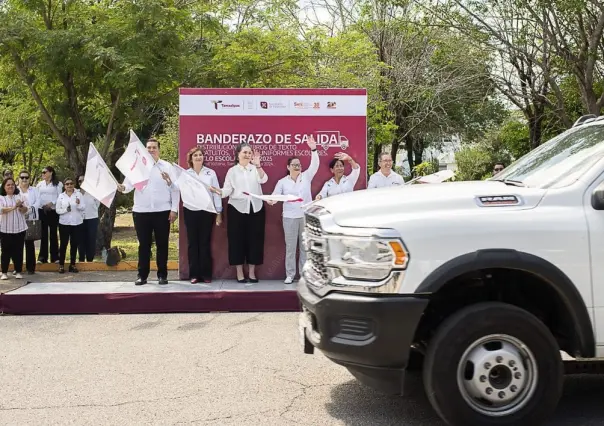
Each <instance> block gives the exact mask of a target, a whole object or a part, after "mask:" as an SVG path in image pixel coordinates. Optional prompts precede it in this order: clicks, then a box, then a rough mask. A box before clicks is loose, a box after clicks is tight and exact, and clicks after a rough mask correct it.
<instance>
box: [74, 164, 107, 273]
mask: <svg viewBox="0 0 604 426" xmlns="http://www.w3.org/2000/svg"><path fill="white" fill-rule="evenodd" d="M83 182H84V176H80V177H79V178H78V187H79V191H80V194H82V199H83V200H84V204H85V205H86V209H85V210H84V223H82V229H81V233H80V246H79V247H78V252H79V255H80V263H84V262H92V261H93V260H94V253H95V252H96V234H97V230H98V228H99V206H100V205H101V202H100V201H99V200H97V199H96V198H94V197H93V196H92V195H90V194H88V193H87V192H86V191H84V190H83V189H82V188H81V185H82V183H83Z"/></svg>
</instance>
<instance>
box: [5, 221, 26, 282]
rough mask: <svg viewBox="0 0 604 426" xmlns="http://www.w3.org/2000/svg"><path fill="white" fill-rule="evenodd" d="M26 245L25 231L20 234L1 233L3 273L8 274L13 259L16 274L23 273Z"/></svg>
mask: <svg viewBox="0 0 604 426" xmlns="http://www.w3.org/2000/svg"><path fill="white" fill-rule="evenodd" d="M24 244H25V231H23V232H19V233H18V234H5V233H0V245H1V249H2V254H0V263H1V264H2V273H3V274H6V273H8V265H9V264H10V261H11V259H12V261H13V265H14V266H15V272H17V273H18V274H20V273H21V272H23V245H24Z"/></svg>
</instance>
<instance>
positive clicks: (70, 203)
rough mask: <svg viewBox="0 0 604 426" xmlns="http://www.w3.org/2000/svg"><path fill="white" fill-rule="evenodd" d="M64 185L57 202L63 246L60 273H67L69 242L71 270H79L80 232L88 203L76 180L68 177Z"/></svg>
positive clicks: (60, 257)
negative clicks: (77, 259)
mask: <svg viewBox="0 0 604 426" xmlns="http://www.w3.org/2000/svg"><path fill="white" fill-rule="evenodd" d="M63 185H64V186H65V192H63V193H62V194H61V195H59V198H58V199H57V203H56V206H57V214H58V215H59V235H60V238H61V247H60V249H59V273H60V274H64V273H65V256H66V254H67V244H70V250H69V251H70V256H69V257H70V259H69V260H70V262H69V272H78V269H77V268H76V258H77V254H78V245H79V240H80V236H79V235H78V234H79V231H80V230H81V225H82V223H83V222H84V210H86V203H85V202H84V200H83V199H82V194H80V193H79V192H77V191H76V190H75V181H74V180H73V179H71V178H67V179H65V181H64V182H63Z"/></svg>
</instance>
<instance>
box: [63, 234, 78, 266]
mask: <svg viewBox="0 0 604 426" xmlns="http://www.w3.org/2000/svg"><path fill="white" fill-rule="evenodd" d="M79 232H80V226H79V225H76V226H72V225H61V224H59V236H60V238H61V247H60V249H59V265H61V266H65V256H66V255H67V244H69V264H70V265H75V264H76V259H77V257H78V245H79V235H78V234H79Z"/></svg>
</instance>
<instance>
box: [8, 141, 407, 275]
mask: <svg viewBox="0 0 604 426" xmlns="http://www.w3.org/2000/svg"><path fill="white" fill-rule="evenodd" d="M146 147H147V150H148V152H149V153H150V154H151V156H152V157H153V159H154V160H155V164H154V165H153V168H152V170H151V173H150V177H149V180H148V182H147V184H146V186H145V187H144V188H142V189H140V188H135V186H134V185H133V184H132V183H131V182H129V181H128V179H125V180H124V182H123V183H122V184H119V185H118V188H117V189H118V191H120V192H122V193H129V192H131V191H134V206H133V208H132V214H133V219H134V228H135V231H136V235H137V239H138V243H139V248H138V276H137V279H136V281H135V284H136V285H144V284H146V283H147V280H148V277H149V273H150V258H151V246H152V242H153V240H155V244H156V250H157V253H156V262H157V278H158V282H159V284H167V283H168V268H167V264H168V243H169V237H170V224H171V223H173V222H174V221H175V220H176V219H177V217H178V205H179V201H180V194H179V189H178V187H177V185H176V183H175V181H174V180H173V178H174V171H173V168H172V165H171V164H170V163H169V162H167V161H164V160H162V159H161V158H160V143H159V142H158V141H157V140H156V139H154V138H150V139H149V140H148V141H147V143H146ZM308 147H309V148H310V151H311V162H310V166H309V167H308V169H307V170H302V163H301V161H300V158H299V157H291V158H289V159H288V160H287V175H286V176H285V177H283V178H281V179H280V180H279V181H278V182H277V184H276V186H275V188H274V190H273V191H272V194H273V195H294V196H295V197H297V198H298V201H296V202H284V203H283V212H282V222H283V231H284V235H285V270H286V277H285V280H284V282H285V283H287V284H290V283H292V282H293V281H294V279H295V277H296V272H298V273H300V274H301V273H302V266H303V265H304V262H305V252H304V250H301V249H300V250H299V261H298V264H297V265H296V255H297V252H298V249H299V246H300V245H301V243H302V232H303V228H304V206H305V205H307V204H309V203H311V202H312V200H313V198H312V194H311V184H312V181H313V178H314V177H315V174H316V173H317V171H318V169H319V167H320V160H319V155H318V153H317V144H316V142H315V140H314V139H313V138H312V137H311V138H310V139H309V141H308ZM204 160H205V152H204V150H203V148H202V147H201V146H197V147H195V148H193V149H192V150H191V151H189V152H188V154H187V162H188V165H189V168H188V170H187V171H186V172H187V173H189V174H190V175H191V176H192V177H194V178H195V179H198V180H199V181H201V182H202V183H203V184H204V185H205V186H206V187H207V188H208V190H209V191H210V194H211V196H212V197H213V203H214V207H215V210H216V213H213V212H209V211H206V210H203V209H199V208H195V207H194V206H191V205H188V204H186V203H184V204H183V214H184V223H185V227H186V233H187V240H188V260H189V278H190V280H191V283H199V282H203V283H209V282H211V280H212V276H213V270H212V265H213V261H212V253H211V238H212V230H213V228H214V226H221V225H222V215H223V211H222V198H228V202H227V209H226V211H227V215H228V219H229V220H228V221H227V239H228V259H229V264H230V265H232V266H235V268H236V272H237V281H238V282H240V283H246V282H251V283H256V282H258V277H257V275H256V266H257V265H261V264H262V263H263V262H264V258H263V257H264V256H263V253H264V236H265V208H264V202H263V200H261V199H259V198H256V197H253V195H262V194H263V190H262V185H264V184H265V183H266V182H267V181H268V175H267V174H266V172H265V170H264V169H263V167H262V164H261V163H260V155H259V154H258V153H257V152H255V151H254V150H253V149H252V147H251V146H250V145H248V144H246V143H242V144H240V145H238V146H237V148H236V155H235V165H234V166H233V167H231V168H230V169H229V170H228V172H227V174H226V177H225V179H224V183H223V186H222V188H221V187H220V185H219V182H218V178H217V175H216V173H215V171H214V170H212V169H210V168H208V167H206V166H205V164H204ZM346 164H349V165H350V167H351V172H350V173H349V174H346V173H345V169H346ZM378 164H379V166H380V169H379V170H378V171H377V172H376V173H374V174H373V175H372V176H371V177H370V179H369V185H368V188H379V187H385V186H391V185H401V184H403V183H404V180H403V178H402V176H400V175H399V174H397V173H395V172H394V171H393V170H392V158H391V156H390V155H389V154H385V153H382V154H380V157H379V161H378ZM328 167H329V170H330V171H331V174H332V178H330V179H329V180H328V181H327V182H325V183H324V185H323V187H322V189H321V191H320V192H319V193H318V194H317V195H316V196H315V200H320V199H322V198H326V197H330V196H333V195H337V194H341V193H345V192H351V191H353V190H354V187H355V185H356V183H357V181H358V178H359V176H360V172H361V168H360V166H359V164H358V163H357V162H356V161H355V160H354V159H353V158H352V157H351V156H350V155H348V154H346V153H343V152H340V153H338V154H336V155H335V156H334V158H333V159H331V161H330V162H329V165H328ZM30 178H31V176H30V174H29V172H27V171H25V170H23V171H21V172H20V173H19V176H18V178H17V179H15V178H13V175H12V172H11V171H9V170H7V171H5V173H4V179H3V182H2V188H1V189H0V208H1V214H0V241H1V255H0V258H1V265H2V271H1V272H2V275H1V276H0V279H2V280H6V279H8V275H7V274H8V268H9V265H10V261H11V260H12V261H13V265H14V271H13V274H14V275H15V277H16V278H22V273H23V271H22V268H23V251H24V248H25V266H26V270H27V272H28V273H29V274H33V273H35V268H36V260H35V246H34V241H35V240H37V239H39V240H40V249H39V253H38V259H37V263H48V262H49V261H50V262H52V263H56V264H58V271H59V272H60V273H64V272H65V261H66V254H67V246H68V245H69V246H70V248H71V250H70V258H69V261H70V263H69V267H68V270H69V271H70V272H78V269H77V267H76V260H77V259H78V254H79V261H80V262H85V261H88V262H91V261H92V260H93V258H94V254H95V244H96V233H97V228H98V223H99V222H98V209H99V205H100V203H99V201H98V200H96V199H95V198H93V197H92V196H90V195H89V194H87V193H86V192H85V191H84V190H83V189H82V188H80V184H81V183H82V182H83V180H84V176H80V177H78V181H77V182H76V181H75V180H74V179H72V178H67V179H64V180H63V182H60V181H59V180H58V178H57V176H56V173H55V170H54V169H53V168H52V167H45V168H44V169H43V170H42V179H41V181H40V182H39V183H38V184H37V185H36V186H35V187H34V186H30V181H31V179H30ZM268 204H269V205H274V204H275V202H274V201H268ZM35 222H39V224H38V227H39V229H38V231H39V234H40V235H38V236H36V235H35V234H36V232H35V231H36V229H31V228H32V227H33V226H34V224H35ZM57 231H58V233H57ZM57 234H58V235H57ZM246 265H247V277H246V275H245V271H244V266H246ZM296 266H297V268H296ZM296 269H298V271H296Z"/></svg>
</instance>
